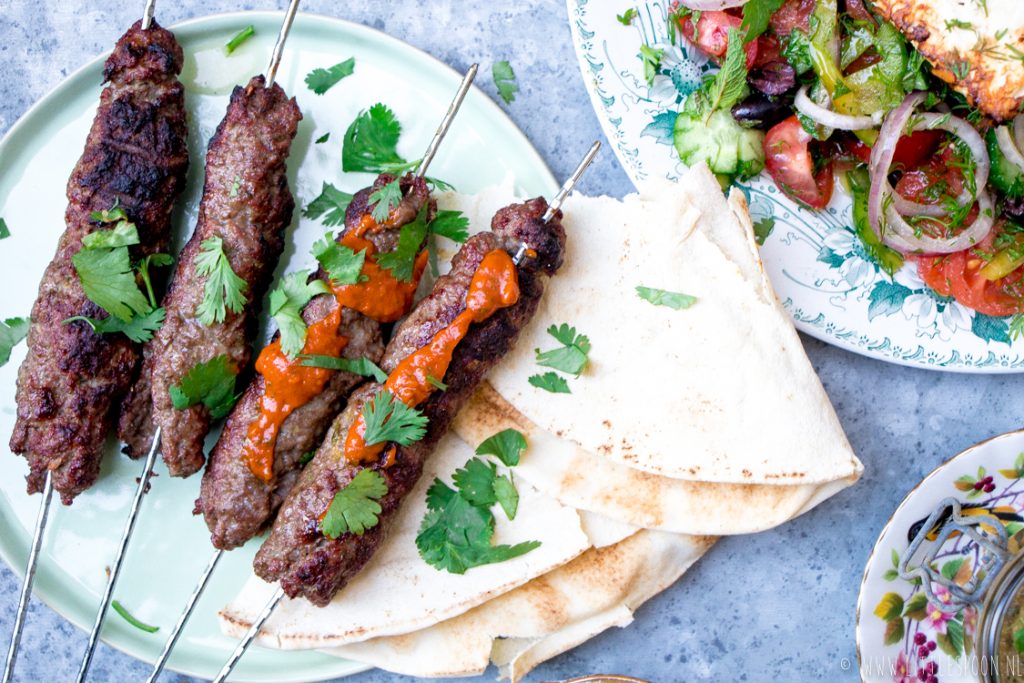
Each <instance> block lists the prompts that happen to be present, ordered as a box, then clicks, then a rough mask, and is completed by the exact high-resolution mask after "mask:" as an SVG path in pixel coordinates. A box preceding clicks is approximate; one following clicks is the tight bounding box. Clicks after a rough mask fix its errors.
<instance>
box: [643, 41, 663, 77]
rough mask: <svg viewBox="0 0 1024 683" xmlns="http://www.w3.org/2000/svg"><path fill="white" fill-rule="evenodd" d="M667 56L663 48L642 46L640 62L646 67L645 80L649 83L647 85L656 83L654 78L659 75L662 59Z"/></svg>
mask: <svg viewBox="0 0 1024 683" xmlns="http://www.w3.org/2000/svg"><path fill="white" fill-rule="evenodd" d="M664 54H665V51H664V50H663V49H661V48H657V49H656V48H653V47H651V46H650V45H641V46H640V54H639V55H637V56H638V57H640V61H641V62H642V63H643V65H644V80H645V81H647V85H651V84H652V83H654V77H655V76H657V75H658V67H660V66H661V57H662V55H664Z"/></svg>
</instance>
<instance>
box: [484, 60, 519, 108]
mask: <svg viewBox="0 0 1024 683" xmlns="http://www.w3.org/2000/svg"><path fill="white" fill-rule="evenodd" d="M491 76H492V77H493V78H494V85H495V86H496V87H497V88H498V94H499V95H501V99H503V100H505V104H512V103H513V102H515V100H516V93H517V92H519V84H518V83H517V82H516V72H515V71H513V70H512V65H511V64H509V63H508V61H507V60H504V59H503V60H501V61H500V62H495V63H494V65H493V66H491Z"/></svg>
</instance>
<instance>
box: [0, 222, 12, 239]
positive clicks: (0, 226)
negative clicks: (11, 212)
mask: <svg viewBox="0 0 1024 683" xmlns="http://www.w3.org/2000/svg"><path fill="white" fill-rule="evenodd" d="M10 236H11V229H10V228H8V227H7V221H5V220H4V219H3V218H0V240H5V239H7V238H8V237H10Z"/></svg>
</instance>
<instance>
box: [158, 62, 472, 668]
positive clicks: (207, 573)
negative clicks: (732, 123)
mask: <svg viewBox="0 0 1024 683" xmlns="http://www.w3.org/2000/svg"><path fill="white" fill-rule="evenodd" d="M479 66H480V65H479V64H473V65H472V66H470V67H469V69H468V70H467V71H466V75H465V76H463V77H462V83H460V84H459V89H458V91H457V92H456V93H455V98H454V99H453V100H452V103H451V104H450V105H449V106H448V111H447V112H446V113H445V115H444V118H443V119H441V124H440V125H439V126H438V127H437V130H436V131H435V132H434V137H433V138H432V139H431V140H430V145H429V146H428V147H427V151H426V153H425V154H424V155H423V159H422V160H421V161H420V163H419V167H418V169H417V171H416V175H417V176H418V177H420V178H422V177H423V176H425V175H426V173H427V168H429V166H430V163H431V162H432V161H433V160H434V156H435V155H436V154H437V150H438V149H439V148H440V146H441V143H442V142H443V141H444V138H445V136H446V135H447V134H448V130H449V129H450V128H451V125H452V122H453V121H454V120H455V115H456V114H458V113H459V108H460V107H461V106H462V101H463V100H464V99H465V98H466V93H468V92H469V88H470V86H471V85H473V79H475V78H476V73H477V70H478V69H479ZM224 552H225V551H224V550H217V551H216V552H214V553H213V556H212V557H211V558H210V561H209V562H208V563H207V565H206V569H205V570H204V571H203V574H202V575H201V576H200V577H199V583H198V584H197V585H196V587H195V590H193V591H192V595H191V596H190V597H189V599H188V602H187V603H186V604H185V611H184V612H182V614H181V616H180V617H179V618H178V622H177V623H176V624H175V625H174V630H173V631H171V635H170V637H168V639H167V643H166V644H165V645H164V649H163V652H161V653H160V657H159V658H158V659H157V660H156V664H155V665H154V666H153V672H152V673H151V674H150V675H149V678H148V679H146V683H155V681H156V679H157V678H158V677H159V676H160V673H161V672H162V671H163V669H164V667H165V666H166V665H167V659H168V658H169V657H170V656H171V652H172V651H173V649H174V646H175V644H176V643H177V642H178V639H179V638H180V637H181V632H182V631H183V630H184V628H185V624H187V623H188V620H189V618H190V617H191V616H192V612H193V610H194V609H195V606H196V603H197V602H198V601H199V598H200V597H201V596H202V594H203V591H205V590H206V586H207V585H208V584H209V583H210V577H211V576H212V575H213V570H214V569H215V568H216V566H217V563H218V562H220V558H221V557H222V556H223V555H224ZM278 593H279V595H277V596H276V599H275V601H274V606H276V605H277V603H278V602H280V600H281V598H282V597H284V593H283V592H281V591H278ZM272 611H273V607H271V609H270V611H268V613H267V617H269V616H270V612H272ZM265 619H266V618H264V621H265ZM253 638H255V633H254V634H253ZM251 640H252V639H251V638H250V642H251ZM243 642H244V641H243ZM245 646H246V647H247V646H248V643H245ZM236 652H238V657H241V656H242V653H244V652H245V647H242V648H241V649H240V650H237V651H236ZM236 663H237V658H236V659H235V660H234V661H232V662H229V665H230V668H229V669H228V673H230V671H231V669H232V668H234V666H235V664H236ZM225 675H227V674H225Z"/></svg>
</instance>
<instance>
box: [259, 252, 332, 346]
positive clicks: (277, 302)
mask: <svg viewBox="0 0 1024 683" xmlns="http://www.w3.org/2000/svg"><path fill="white" fill-rule="evenodd" d="M329 291H330V290H329V289H328V288H327V285H326V284H324V281H323V280H319V279H313V280H309V273H306V272H303V271H300V272H297V273H289V274H288V275H285V276H284V277H283V278H281V281H280V282H278V283H277V287H275V288H274V291H272V292H271V293H270V315H272V316H273V317H274V320H275V321H276V322H277V329H278V331H279V332H280V333H281V350H282V351H284V353H285V354H286V355H287V356H289V357H290V358H295V356H297V355H298V354H299V353H301V352H302V348H303V347H304V346H305V345H306V321H305V320H303V319H302V307H303V306H305V305H306V304H307V303H309V300H310V299H312V298H313V297H314V296H316V295H317V294H326V293H327V292H329Z"/></svg>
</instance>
